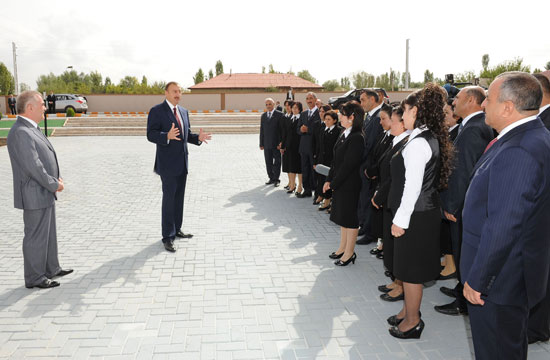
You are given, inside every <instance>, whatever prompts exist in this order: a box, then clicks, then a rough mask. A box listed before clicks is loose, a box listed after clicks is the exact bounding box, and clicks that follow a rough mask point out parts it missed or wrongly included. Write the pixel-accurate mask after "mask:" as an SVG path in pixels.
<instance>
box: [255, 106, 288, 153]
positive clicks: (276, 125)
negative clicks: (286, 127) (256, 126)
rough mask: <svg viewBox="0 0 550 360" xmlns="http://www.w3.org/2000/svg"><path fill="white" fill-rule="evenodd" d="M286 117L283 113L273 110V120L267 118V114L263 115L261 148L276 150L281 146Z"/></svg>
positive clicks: (261, 121)
mask: <svg viewBox="0 0 550 360" xmlns="http://www.w3.org/2000/svg"><path fill="white" fill-rule="evenodd" d="M284 117H285V116H284V115H283V113H282V112H280V111H278V110H273V114H272V115H271V119H268V118H267V112H264V113H263V114H262V117H261V120H260V146H262V147H264V148H266V149H275V148H277V146H279V144H280V143H281V127H282V126H283V123H284V120H285V119H284Z"/></svg>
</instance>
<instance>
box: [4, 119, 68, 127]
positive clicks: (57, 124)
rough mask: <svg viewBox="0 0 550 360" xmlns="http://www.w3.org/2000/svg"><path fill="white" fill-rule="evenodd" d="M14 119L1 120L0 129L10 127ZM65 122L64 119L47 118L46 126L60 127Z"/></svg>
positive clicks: (41, 123) (41, 125)
mask: <svg viewBox="0 0 550 360" xmlns="http://www.w3.org/2000/svg"><path fill="white" fill-rule="evenodd" d="M15 121H16V120H2V121H0V129H11V127H12V125H13V124H15ZM63 124H65V119H48V127H49V128H50V127H61V126H63ZM39 125H40V127H41V128H43V127H44V121H41V122H40V124H39Z"/></svg>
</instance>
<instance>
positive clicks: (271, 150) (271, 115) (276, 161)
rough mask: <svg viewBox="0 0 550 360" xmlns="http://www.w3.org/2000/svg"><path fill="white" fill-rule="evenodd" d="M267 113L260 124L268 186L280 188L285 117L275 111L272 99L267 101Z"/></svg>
mask: <svg viewBox="0 0 550 360" xmlns="http://www.w3.org/2000/svg"><path fill="white" fill-rule="evenodd" d="M265 107H266V110H267V111H266V112H264V113H263V114H262V117H261V122H260V150H263V151H264V157H265V168H266V170H267V176H268V177H269V180H268V181H267V182H266V183H265V184H266V185H271V184H273V185H274V186H279V183H280V181H279V175H280V174H281V152H280V149H281V148H280V146H279V145H280V143H281V134H280V132H279V129H280V128H281V122H282V121H283V118H284V115H283V113H282V112H280V111H279V110H274V107H275V102H274V101H273V99H272V98H267V99H265Z"/></svg>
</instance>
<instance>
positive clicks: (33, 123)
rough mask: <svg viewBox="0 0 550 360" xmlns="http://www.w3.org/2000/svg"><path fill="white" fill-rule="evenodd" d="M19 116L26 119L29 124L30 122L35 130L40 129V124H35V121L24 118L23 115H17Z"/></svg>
mask: <svg viewBox="0 0 550 360" xmlns="http://www.w3.org/2000/svg"><path fill="white" fill-rule="evenodd" d="M17 116H19V117H20V118H21V119H25V120H26V121H27V122H29V123H30V124H31V125H32V126H34V128H35V129H38V124H37V123H35V122H34V121H33V120H31V119H29V118H26V117H24V116H21V115H17Z"/></svg>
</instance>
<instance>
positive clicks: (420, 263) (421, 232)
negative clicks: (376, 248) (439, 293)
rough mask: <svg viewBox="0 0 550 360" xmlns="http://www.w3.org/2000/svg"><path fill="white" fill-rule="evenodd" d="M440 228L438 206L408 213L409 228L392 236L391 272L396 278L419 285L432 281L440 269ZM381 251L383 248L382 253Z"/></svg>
mask: <svg viewBox="0 0 550 360" xmlns="http://www.w3.org/2000/svg"><path fill="white" fill-rule="evenodd" d="M440 227H441V212H440V211H439V209H433V210H428V211H418V212H416V211H415V212H413V213H412V215H411V221H410V223H409V228H408V229H406V230H405V234H404V235H403V236H400V237H398V238H394V254H393V274H394V275H395V277H396V278H397V279H399V280H403V281H405V282H408V283H413V284H422V283H425V282H428V281H431V280H435V279H436V278H437V277H438V276H439V272H440V271H441V262H440V254H441V253H440V250H439V232H440ZM384 246H385V245H384ZM385 251H386V250H385V249H384V253H385ZM384 257H386V254H384Z"/></svg>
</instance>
